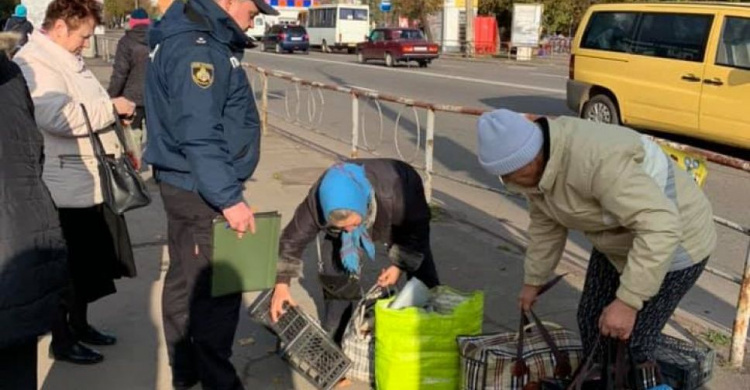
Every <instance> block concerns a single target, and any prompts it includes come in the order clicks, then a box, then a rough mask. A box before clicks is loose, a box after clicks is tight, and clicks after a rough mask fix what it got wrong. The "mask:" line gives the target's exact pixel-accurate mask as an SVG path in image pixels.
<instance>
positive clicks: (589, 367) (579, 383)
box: [567, 337, 601, 390]
mask: <svg viewBox="0 0 750 390" xmlns="http://www.w3.org/2000/svg"><path fill="white" fill-rule="evenodd" d="M600 344H601V337H597V338H596V341H595V342H594V348H592V351H596V350H598V349H599V345H600ZM594 355H595V353H591V354H589V356H588V357H587V358H586V361H585V362H584V363H583V365H582V366H581V367H580V368H579V371H578V374H577V375H576V376H575V377H574V378H573V382H571V383H570V385H569V386H568V389H567V390H582V389H583V385H584V383H585V382H586V380H587V379H589V376H590V375H591V374H592V373H594V371H595V367H594Z"/></svg>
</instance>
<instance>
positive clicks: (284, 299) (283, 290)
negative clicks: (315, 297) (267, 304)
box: [271, 283, 297, 322]
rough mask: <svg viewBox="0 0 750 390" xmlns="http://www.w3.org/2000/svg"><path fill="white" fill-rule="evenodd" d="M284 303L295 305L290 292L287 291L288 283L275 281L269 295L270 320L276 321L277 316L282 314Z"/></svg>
mask: <svg viewBox="0 0 750 390" xmlns="http://www.w3.org/2000/svg"><path fill="white" fill-rule="evenodd" d="M285 303H289V305H290V306H297V304H296V303H294V301H293V300H292V294H290V293H289V284H287V283H276V287H275V288H274V289H273V296H272V297H271V322H276V321H278V320H279V317H281V316H282V315H283V314H284V311H285V310H284V304H285Z"/></svg>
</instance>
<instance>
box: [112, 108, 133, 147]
mask: <svg viewBox="0 0 750 390" xmlns="http://www.w3.org/2000/svg"><path fill="white" fill-rule="evenodd" d="M112 112H113V113H114V115H115V123H114V126H115V134H116V135H117V140H118V141H120V146H122V150H124V151H125V152H127V153H131V152H132V151H131V150H128V143H127V141H125V128H124V127H122V122H120V118H119V114H117V110H115V108H114V106H113V107H112Z"/></svg>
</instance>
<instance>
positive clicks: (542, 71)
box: [244, 50, 750, 275]
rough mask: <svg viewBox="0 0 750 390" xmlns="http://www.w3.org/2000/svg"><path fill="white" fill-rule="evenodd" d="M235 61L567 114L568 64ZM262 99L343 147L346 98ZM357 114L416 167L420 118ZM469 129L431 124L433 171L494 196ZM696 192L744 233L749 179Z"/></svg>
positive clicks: (390, 89)
mask: <svg viewBox="0 0 750 390" xmlns="http://www.w3.org/2000/svg"><path fill="white" fill-rule="evenodd" d="M244 61H245V62H248V63H251V64H254V65H257V66H260V67H263V68H266V69H271V70H276V71H282V72H287V73H289V74H292V75H294V76H296V77H299V78H302V79H305V80H310V81H317V82H321V83H325V84H331V85H341V86H350V87H359V88H363V89H370V90H376V91H379V92H381V93H385V94H388V95H396V96H403V97H407V98H412V99H415V100H422V101H428V102H433V103H441V104H450V105H462V106H469V107H476V108H485V109H487V108H501V107H504V108H509V109H513V110H516V111H521V112H528V113H534V114H543V115H570V114H572V112H571V111H569V110H568V108H567V107H566V105H565V82H566V79H567V64H566V63H565V60H564V59H560V60H558V61H545V62H533V63H525V64H514V63H507V62H506V63H500V62H498V63H485V62H469V61H463V60H455V59H439V60H437V61H435V62H433V64H432V65H431V66H430V67H429V68H427V69H419V68H416V67H411V68H410V67H406V66H401V67H397V68H386V67H385V66H384V65H383V63H382V62H372V63H368V64H364V65H362V64H358V63H357V62H356V57H355V56H354V55H346V54H323V53H320V52H314V51H313V52H311V53H310V54H309V55H305V54H299V53H297V54H283V55H279V54H275V53H270V52H269V53H261V52H258V51H257V50H248V51H246V55H245V58H244ZM251 79H253V80H254V83H253V84H254V87H255V88H256V90H258V89H259V86H260V83H259V82H258V80H257V78H251ZM269 91H270V101H269V108H270V110H271V111H272V112H274V113H276V114H277V115H279V116H281V117H287V118H291V119H292V120H296V121H297V122H299V123H301V124H303V125H305V126H309V127H310V128H313V129H314V130H315V131H317V132H320V133H323V134H326V135H329V136H332V137H337V138H339V139H341V140H342V141H343V142H347V143H348V142H350V140H351V128H352V114H351V112H352V103H351V97H350V96H348V95H345V94H342V93H336V92H331V91H323V92H318V91H312V92H310V91H309V90H307V89H305V88H302V89H300V91H299V97H297V91H296V90H295V89H294V87H292V86H291V84H290V83H288V82H286V81H281V80H278V79H274V78H271V79H270V81H269ZM321 95H322V98H321ZM359 110H360V116H361V120H360V135H359V137H360V140H359V142H360V144H361V145H364V146H365V147H368V146H369V147H370V148H372V149H376V151H377V152H378V153H379V154H381V155H384V156H391V157H400V158H403V159H405V160H410V161H411V162H413V163H415V164H417V165H422V164H423V161H424V160H423V158H424V157H423V153H421V152H418V151H417V148H416V144H417V142H419V143H420V147H421V148H422V150H423V149H424V136H425V129H426V111H425V110H423V109H417V110H413V109H411V108H408V107H403V106H402V105H399V104H393V103H382V104H380V105H379V106H378V105H376V104H375V103H373V102H372V101H366V100H361V101H360V108H359ZM287 112H288V113H289V115H287ZM379 112H382V115H380V114H379ZM399 116H400V118H399ZM310 118H312V119H310ZM381 118H382V123H383V125H382V127H381V124H380V123H381ZM475 121H476V117H473V116H468V115H459V114H449V113H438V114H437V117H436V126H435V134H436V135H435V167H436V170H437V171H438V172H440V173H443V174H449V175H451V176H453V177H457V178H459V179H462V180H468V181H470V182H472V183H477V184H480V185H486V186H491V187H499V184H498V183H497V181H496V180H495V179H493V178H492V177H488V175H486V174H485V173H484V172H482V171H481V169H480V168H479V166H478V164H477V163H476V157H475V154H474V151H475V149H476V139H475V127H474V126H475ZM396 122H398V125H396ZM362 127H364V129H362ZM395 128H398V131H397V132H394V129H395ZM700 146H703V147H705V145H700ZM705 190H706V193H707V194H708V196H709V198H710V199H711V201H712V204H713V206H714V212H715V213H716V215H719V216H722V217H725V218H729V219H731V220H734V221H736V222H738V223H741V224H743V225H745V226H750V208H748V206H747V199H748V197H747V194H748V193H749V192H750V174H747V173H744V172H739V171H736V170H734V169H729V168H726V167H722V166H717V165H714V164H711V165H710V167H709V178H708V182H707V184H706V188H705ZM719 230H720V240H719V248H718V250H717V252H716V253H715V255H714V257H713V259H712V265H713V266H714V267H716V268H719V269H721V270H725V271H729V272H731V273H734V274H738V275H739V274H741V273H742V270H743V266H744V259H745V253H746V250H747V245H748V238H747V237H745V236H743V235H741V234H738V233H734V232H732V231H730V230H728V229H726V228H723V227H719Z"/></svg>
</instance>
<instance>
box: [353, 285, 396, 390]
mask: <svg viewBox="0 0 750 390" xmlns="http://www.w3.org/2000/svg"><path fill="white" fill-rule="evenodd" d="M387 296H390V291H389V290H387V289H384V288H381V287H379V286H377V285H375V286H373V287H372V288H370V290H369V291H368V292H367V294H365V296H364V297H363V298H362V300H360V301H359V303H358V304H357V307H356V308H355V309H354V312H353V313H352V318H351V320H349V324H347V326H346V329H345V330H344V336H343V338H342V340H341V349H342V350H343V351H344V354H345V355H346V356H347V357H348V358H349V359H350V360H351V361H352V365H351V367H350V368H349V371H348V372H347V374H346V377H347V378H348V379H353V380H357V381H360V382H365V383H368V384H370V385H372V384H374V383H375V321H374V320H375V302H377V300H378V299H381V298H385V297H387Z"/></svg>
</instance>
